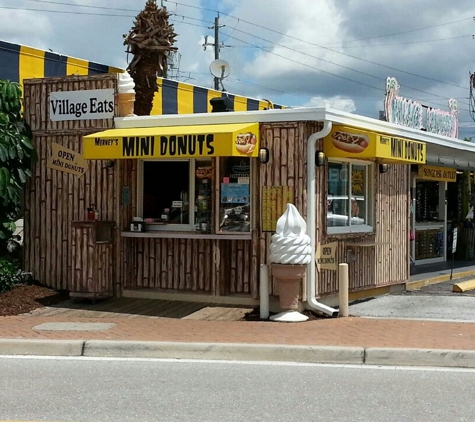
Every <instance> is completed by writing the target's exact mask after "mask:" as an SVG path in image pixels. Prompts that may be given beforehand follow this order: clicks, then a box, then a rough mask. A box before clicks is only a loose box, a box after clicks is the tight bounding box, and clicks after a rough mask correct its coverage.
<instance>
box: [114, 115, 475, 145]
mask: <svg viewBox="0 0 475 422" xmlns="http://www.w3.org/2000/svg"><path fill="white" fill-rule="evenodd" d="M286 121H288V122H291V121H317V122H324V121H331V122H332V123H334V124H341V125H346V126H352V127H355V128H358V129H364V130H369V131H374V132H380V133H385V134H388V135H394V136H398V137H401V138H409V139H413V140H416V141H422V142H427V143H429V144H435V145H440V146H444V147H449V148H453V149H459V150H464V151H467V152H475V144H471V143H469V142H466V141H463V140H460V139H457V138H450V137H448V136H443V135H437V134H435V133H430V132H424V131H421V130H418V129H412V128H409V127H405V126H400V125H396V124H393V123H388V122H386V121H383V120H378V119H373V118H370V117H365V116H360V115H357V114H353V113H347V112H344V111H339V110H334V109H331V108H327V107H315V108H285V109H273V110H260V111H234V112H224V113H195V114H167V115H158V116H135V117H123V118H115V126H116V128H118V129H126V128H134V127H136V128H138V127H164V126H178V125H211V124H225V123H269V122H286Z"/></svg>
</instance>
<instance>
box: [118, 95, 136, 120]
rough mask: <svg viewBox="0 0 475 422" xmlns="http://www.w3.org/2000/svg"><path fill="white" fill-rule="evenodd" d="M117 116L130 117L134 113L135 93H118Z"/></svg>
mask: <svg viewBox="0 0 475 422" xmlns="http://www.w3.org/2000/svg"><path fill="white" fill-rule="evenodd" d="M118 100H119V116H120V117H131V116H135V114H134V104H135V94H134V93H129V94H119V97H118Z"/></svg>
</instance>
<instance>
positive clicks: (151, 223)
mask: <svg viewBox="0 0 475 422" xmlns="http://www.w3.org/2000/svg"><path fill="white" fill-rule="evenodd" d="M212 178H213V166H212V161H211V160H210V159H200V160H195V159H188V160H143V161H141V162H140V164H139V178H138V192H139V198H138V211H139V215H140V216H141V217H142V218H143V219H144V221H145V222H146V227H147V230H178V231H201V232H204V233H209V232H210V231H211V227H212V209H213V207H212V203H211V202H212V200H211V197H212V195H211V192H212V186H213V179H212Z"/></svg>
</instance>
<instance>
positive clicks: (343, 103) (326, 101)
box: [303, 96, 356, 113]
mask: <svg viewBox="0 0 475 422" xmlns="http://www.w3.org/2000/svg"><path fill="white" fill-rule="evenodd" d="M303 107H330V108H333V109H335V110H340V111H346V112H348V113H353V112H354V111H356V105H355V102H354V101H353V100H352V99H350V98H341V97H340V96H336V97H330V98H323V97H313V98H312V99H311V100H310V101H308V102H307V103H305V104H303Z"/></svg>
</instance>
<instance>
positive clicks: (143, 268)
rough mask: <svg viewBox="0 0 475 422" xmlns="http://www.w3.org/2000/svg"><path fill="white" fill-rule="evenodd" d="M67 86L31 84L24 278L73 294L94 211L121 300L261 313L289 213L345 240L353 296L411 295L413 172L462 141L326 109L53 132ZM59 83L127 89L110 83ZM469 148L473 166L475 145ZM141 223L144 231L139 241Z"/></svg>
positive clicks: (325, 275) (342, 251) (328, 281)
mask: <svg viewBox="0 0 475 422" xmlns="http://www.w3.org/2000/svg"><path fill="white" fill-rule="evenodd" d="M58 84H59V81H57V80H54V79H53V80H51V79H49V78H46V79H42V80H31V81H27V83H26V84H25V115H26V117H27V119H28V121H29V122H30V124H31V126H32V130H33V134H34V142H35V145H36V148H37V149H38V152H39V156H40V159H39V161H38V163H37V164H36V166H35V168H34V169H33V170H34V176H33V178H32V180H31V181H30V182H29V185H28V189H27V197H26V221H25V263H26V266H25V269H26V270H28V271H31V272H32V273H33V274H34V277H36V278H38V279H39V280H41V281H45V282H46V283H49V284H50V285H51V287H59V286H62V287H64V288H68V284H67V279H68V277H69V276H70V274H71V271H72V267H71V261H72V258H71V247H70V243H71V236H70V230H71V224H72V222H73V221H81V220H84V219H85V218H86V217H85V216H86V210H87V207H88V206H89V204H91V203H94V204H96V206H97V207H98V209H99V213H100V220H102V221H109V222H114V233H113V237H112V245H111V254H112V256H113V259H112V263H113V264H112V270H111V271H112V273H111V274H112V276H111V277H112V280H113V282H112V285H113V294H114V295H116V296H127V297H148V298H162V299H170V298H172V299H175V298H179V299H180V300H192V301H206V302H215V303H235V304H257V303H258V298H259V272H260V268H261V266H262V265H266V264H268V263H269V262H268V247H269V244H270V238H271V236H272V234H273V231H274V230H275V221H276V218H277V217H278V212H277V210H283V209H285V204H286V203H287V202H290V203H293V204H294V205H295V206H296V208H297V209H298V210H299V212H300V213H301V215H302V216H303V217H304V218H305V219H306V220H307V223H309V227H310V230H311V232H310V233H309V235H310V236H311V237H312V239H313V242H314V243H313V246H314V247H315V250H316V249H317V247H319V246H321V245H325V244H327V243H335V242H336V244H337V247H336V252H335V260H336V262H337V263H342V262H347V263H348V265H349V280H350V281H349V287H350V292H351V294H353V295H354V297H356V296H358V295H362V296H364V295H372V294H374V292H375V291H376V290H378V291H380V292H385V291H390V290H391V289H393V288H401V286H402V285H403V284H404V283H405V282H406V281H407V280H408V279H409V273H410V269H409V256H410V230H411V218H410V204H411V189H410V188H411V183H412V179H411V166H414V165H424V164H426V159H427V155H428V154H429V152H430V150H431V148H432V147H437V148H439V149H440V151H441V152H442V154H447V155H450V154H456V153H457V151H458V150H459V149H461V148H462V146H461V145H460V144H461V142H460V141H458V140H456V139H453V138H448V137H445V136H440V135H435V134H431V133H426V132H423V131H419V130H415V129H412V128H407V127H402V126H399V125H396V124H391V123H388V122H384V121H380V120H376V119H370V118H366V117H362V116H357V115H353V114H350V113H344V112H339V111H335V110H331V109H327V108H312V109H281V110H262V111H238V112H220V113H202V114H185V115H169V116H134V117H118V116H117V103H116V102H115V108H114V114H113V116H111V117H107V118H104V119H97V120H94V119H89V120H81V121H62V122H52V121H50V119H49V115H48V113H47V111H45V110H47V102H48V95H49V93H50V92H51V91H52V90H54V89H57V88H58ZM61 84H62V85H61V87H62V89H63V90H65V91H67V89H71V90H73V91H74V90H82V89H88V88H91V87H93V88H94V89H101V88H104V89H105V88H112V89H113V90H116V89H117V81H116V78H114V77H113V75H104V76H100V77H71V78H66V79H65V80H62V81H61ZM337 132H345V133H346V134H347V135H348V134H350V135H349V136H350V139H351V136H355V137H358V138H362V139H364V140H366V142H367V145H366V146H365V148H363V150H358V151H351V152H350V151H344V150H343V149H341V148H338V147H336V146H335V144H334V142H333V140H335V138H337V137H338V136H335V134H336V133H337ZM347 135H345V136H347ZM358 142H359V141H358ZM53 143H58V144H60V145H63V146H67V147H68V148H70V149H72V150H74V151H75V152H76V153H77V154H78V155H81V156H82V157H83V158H84V159H86V161H87V163H88V170H87V171H86V172H85V174H84V175H83V176H82V177H78V176H75V175H70V174H67V173H65V172H60V171H57V170H53V169H51V168H48V167H47V166H46V161H47V160H48V157H49V156H50V154H51V145H52V144H53ZM360 145H361V143H360ZM363 145H365V144H364V143H363ZM241 147H242V148H241ZM464 147H465V154H466V155H468V156H470V157H474V160H475V148H473V147H472V146H467V145H464ZM309 154H311V155H312V156H313V154H315V158H316V160H315V163H316V167H314V168H313V169H312V171H309V168H308V162H309ZM312 162H313V160H312ZM313 170H314V171H313ZM311 174H314V175H315V177H314V178H313V176H312V177H310V176H309V175H311ZM312 186H313V188H312ZM139 221H140V222H141V224H140V227H141V228H142V227H143V230H142V229H141V230H140V231H136V230H131V227H135V226H137V227H138V224H136V225H133V224H132V225H131V223H133V222H139ZM310 223H311V224H310ZM51 251H54V253H55V259H52V258H51V257H50V252H51ZM90 259H94V256H91V258H90ZM313 267H316V266H315V265H314V266H313ZM314 271H316V268H314ZM46 274H48V275H49V277H46ZM312 277H314V281H315V283H316V286H315V289H314V290H313V289H311V288H309V287H308V286H303V287H302V293H301V299H302V300H304V301H305V300H307V299H308V298H307V294H309V292H312V295H313V292H315V296H316V297H318V298H319V300H321V301H322V302H325V303H328V304H335V303H336V301H337V299H336V294H337V292H338V275H337V271H335V270H333V269H321V271H320V272H318V273H315V272H314V273H313V276H312ZM312 277H309V280H312ZM270 293H271V295H273V296H275V295H276V289H275V286H274V283H273V282H272V285H271V289H270Z"/></svg>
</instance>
